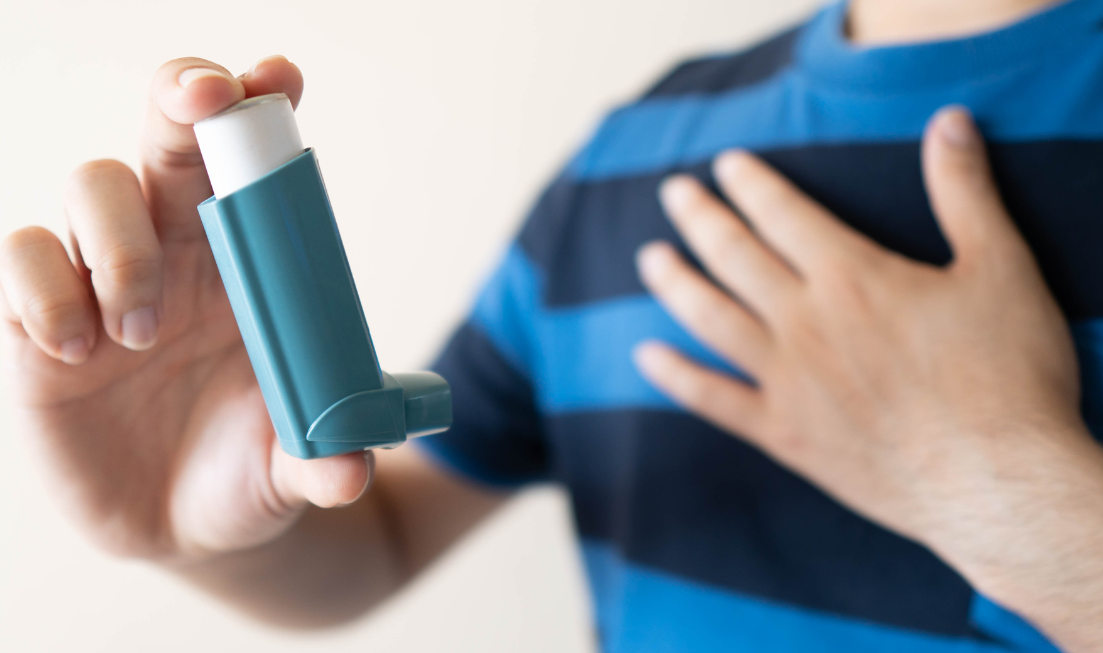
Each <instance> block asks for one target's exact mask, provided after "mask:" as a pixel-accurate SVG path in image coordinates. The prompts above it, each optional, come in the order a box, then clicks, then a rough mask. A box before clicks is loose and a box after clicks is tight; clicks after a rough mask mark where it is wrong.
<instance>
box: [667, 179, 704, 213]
mask: <svg viewBox="0 0 1103 653" xmlns="http://www.w3.org/2000/svg"><path fill="white" fill-rule="evenodd" d="M696 192H697V185H696V182H695V181H693V180H692V179H691V178H690V177H687V176H685V175H679V176H676V177H670V178H668V179H667V180H666V181H664V182H663V184H662V186H661V187H660V188H659V198H660V199H661V200H662V202H663V205H664V206H665V207H666V208H667V209H668V210H671V211H681V210H682V209H684V208H686V207H687V206H688V205H689V203H690V202H692V201H693V197H694V194H695V193H696Z"/></svg>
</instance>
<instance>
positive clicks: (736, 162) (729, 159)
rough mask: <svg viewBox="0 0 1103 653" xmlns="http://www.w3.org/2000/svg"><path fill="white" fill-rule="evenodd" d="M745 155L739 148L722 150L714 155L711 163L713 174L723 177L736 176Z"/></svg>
mask: <svg viewBox="0 0 1103 653" xmlns="http://www.w3.org/2000/svg"><path fill="white" fill-rule="evenodd" d="M745 156H746V153H745V152H742V151H740V150H729V151H727V152H724V153H723V154H721V155H720V156H718V157H716V161H715V162H714V163H713V169H712V171H713V174H714V175H715V176H717V177H725V178H727V177H736V176H738V175H739V166H740V165H741V162H742V160H743V158H744V157H745Z"/></svg>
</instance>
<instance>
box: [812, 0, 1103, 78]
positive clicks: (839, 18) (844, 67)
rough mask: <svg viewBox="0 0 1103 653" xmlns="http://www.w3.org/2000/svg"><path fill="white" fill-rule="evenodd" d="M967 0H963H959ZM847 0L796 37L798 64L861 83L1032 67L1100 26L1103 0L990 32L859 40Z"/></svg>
mask: <svg viewBox="0 0 1103 653" xmlns="http://www.w3.org/2000/svg"><path fill="white" fill-rule="evenodd" d="M962 1H963V2H969V0H962ZM846 12H847V1H846V0H840V1H839V2H836V3H834V4H831V5H829V6H828V7H826V8H824V9H823V10H822V11H821V12H820V13H819V14H818V15H817V16H815V17H814V18H813V19H812V20H811V21H810V22H809V23H808V24H807V25H806V27H805V29H804V30H803V33H802V34H801V37H800V40H799V41H798V43H797V49H796V52H795V59H796V63H797V65H798V66H799V67H800V69H802V70H803V71H804V72H805V73H807V74H808V75H810V76H811V77H813V78H817V79H820V80H822V81H826V82H829V83H833V84H836V85H841V86H853V87H860V88H862V89H864V90H885V91H890V90H893V89H908V88H911V89H914V88H918V87H929V86H935V85H943V84H953V83H955V82H961V81H966V80H968V81H978V80H979V79H982V78H986V77H995V76H1001V75H1004V74H1009V73H1013V72H1015V71H1017V70H1023V69H1028V68H1032V67H1034V66H1035V65H1037V64H1038V62H1039V61H1041V60H1042V59H1044V58H1048V57H1049V56H1051V55H1053V54H1055V53H1057V52H1059V51H1060V50H1063V49H1065V48H1066V47H1071V46H1072V45H1074V44H1077V43H1081V42H1082V41H1083V40H1084V39H1088V38H1091V37H1093V36H1099V35H1100V34H1101V33H1103V0H1065V2H1062V3H1060V4H1057V5H1054V6H1051V7H1047V8H1044V9H1042V10H1040V11H1039V12H1037V13H1034V14H1031V15H1029V16H1026V17H1024V18H1023V19H1021V20H1019V21H1018V22H1015V23H1013V24H1011V25H1008V26H1006V27H1003V28H1000V29H997V30H995V31H991V32H985V33H982V34H977V35H975V36H968V37H964V38H955V39H948V40H939V41H927V42H917V43H911V44H899V45H896V44H894V45H886V46H862V45H855V44H853V43H851V42H850V41H848V40H847V38H846V36H845V34H844V31H845V21H846Z"/></svg>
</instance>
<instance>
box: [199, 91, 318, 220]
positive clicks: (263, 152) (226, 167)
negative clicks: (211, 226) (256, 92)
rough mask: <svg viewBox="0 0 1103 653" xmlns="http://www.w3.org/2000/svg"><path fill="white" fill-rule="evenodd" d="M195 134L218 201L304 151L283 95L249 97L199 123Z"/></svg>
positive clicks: (291, 111) (288, 103)
mask: <svg viewBox="0 0 1103 653" xmlns="http://www.w3.org/2000/svg"><path fill="white" fill-rule="evenodd" d="M195 137H196V139H197V140H198V141H199V151H200V152H201V153H202V154H203V162H204V163H205V164H206V166H207V175H208V176H209V177H210V179H211V188H212V189H213V190H214V194H215V197H217V198H218V199H222V198H223V197H226V196H227V195H229V194H230V193H232V192H234V191H236V190H239V189H241V188H244V187H246V186H248V185H249V184H251V183H253V182H254V181H256V180H258V179H260V178H261V177H263V176H265V175H267V174H268V173H269V172H272V171H273V170H275V169H276V168H278V167H280V166H282V165H283V164H285V163H287V162H288V161H291V160H292V159H294V158H295V157H297V156H299V155H300V154H302V153H303V140H302V137H301V136H299V126H298V124H296V122H295V111H294V109H292V108H291V101H290V100H288V99H287V96H286V95H284V94H283V93H273V94H271V95H260V96H257V97H252V98H249V99H247V100H243V101H241V102H238V103H237V104H235V105H233V106H232V107H230V108H228V109H226V110H225V111H222V112H220V113H217V114H215V115H213V116H211V117H210V118H207V119H206V120H201V121H199V122H197V123H195Z"/></svg>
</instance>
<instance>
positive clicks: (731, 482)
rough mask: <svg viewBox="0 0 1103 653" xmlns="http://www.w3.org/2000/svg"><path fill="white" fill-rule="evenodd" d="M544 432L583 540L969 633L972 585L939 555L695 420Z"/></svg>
mask: <svg viewBox="0 0 1103 653" xmlns="http://www.w3.org/2000/svg"><path fill="white" fill-rule="evenodd" d="M546 429H547V430H546V432H547V437H548V438H549V442H550V443H551V448H552V450H553V451H554V452H555V460H554V469H553V473H554V476H555V477H556V478H558V479H559V480H561V481H562V482H563V483H565V484H566V485H567V486H568V487H569V488H570V491H571V496H572V499H573V501H574V510H575V516H576V519H577V521H578V527H579V530H580V532H581V534H582V535H583V536H584V537H587V538H591V539H593V540H597V541H600V542H604V543H606V544H609V545H611V546H615V547H616V548H617V549H618V550H619V551H620V554H621V555H623V556H624V557H625V558H626V559H628V560H630V561H632V562H633V563H635V564H639V565H643V566H647V567H650V568H654V569H657V570H661V571H662V572H664V573H667V574H671V575H675V576H679V577H683V578H686V579H689V580H693V581H695V582H699V583H704V584H707V585H710V586H712V587H716V588H719V589H723V590H727V591H732V592H739V593H742V594H747V595H753V596H757V597H761V598H764V599H769V600H774V601H781V602H785V603H789V604H794V605H798V606H803V607H806V608H811V609H816V610H822V611H825V612H829V613H833V614H838V615H849V616H852V617H855V618H862V619H868V620H873V621H876V622H879V623H883V624H891V625H895V626H899V627H903V628H911V629H915V630H920V631H925V632H931V633H942V634H947V635H959V636H967V635H970V634H972V633H974V631H973V629H972V627H971V625H970V623H969V609H970V604H971V600H972V591H971V589H970V588H969V586H968V585H967V584H966V583H965V581H964V580H962V579H961V578H960V577H959V576H958V575H957V574H956V573H955V572H954V571H953V570H951V569H950V568H949V567H947V566H946V565H944V564H943V563H942V562H940V561H939V560H938V559H937V558H936V557H935V556H934V555H932V554H931V553H929V552H928V551H927V550H926V549H924V548H922V547H920V546H919V545H917V544H915V543H913V542H911V541H908V540H905V539H903V538H901V537H899V536H897V535H894V534H893V533H890V532H888V531H887V530H885V529H883V528H881V527H879V526H876V525H874V524H872V523H870V522H868V521H866V520H864V519H862V518H861V517H858V516H857V515H855V514H854V513H852V512H850V511H849V510H847V509H845V508H843V507H841V506H840V505H839V504H837V503H835V502H834V501H833V500H831V499H830V498H828V497H827V496H826V495H824V494H823V493H822V492H820V491H819V490H817V489H815V488H814V487H812V486H811V485H809V484H808V483H807V482H806V481H804V480H802V479H801V478H799V477H797V476H796V475H794V474H792V473H790V472H788V471H786V470H785V469H783V468H781V467H780V466H778V465H777V464H776V463H774V462H772V461H771V460H770V459H768V458H766V457H765V456H764V455H762V454H761V453H759V452H758V451H757V450H755V449H753V448H752V447H750V446H748V445H746V444H744V443H743V442H741V441H740V440H738V439H737V438H734V437H732V436H730V435H727V434H725V433H722V432H720V431H718V430H716V429H714V428H713V427H711V426H709V425H707V424H705V423H703V422H701V421H700V420H698V419H696V418H693V417H691V416H688V415H685V414H682V413H674V412H666V411H642V410H641V411H616V412H605V413H576V414H570V415H559V416H555V417H551V418H548V419H547V421H546ZM625 600H631V599H630V597H625Z"/></svg>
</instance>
